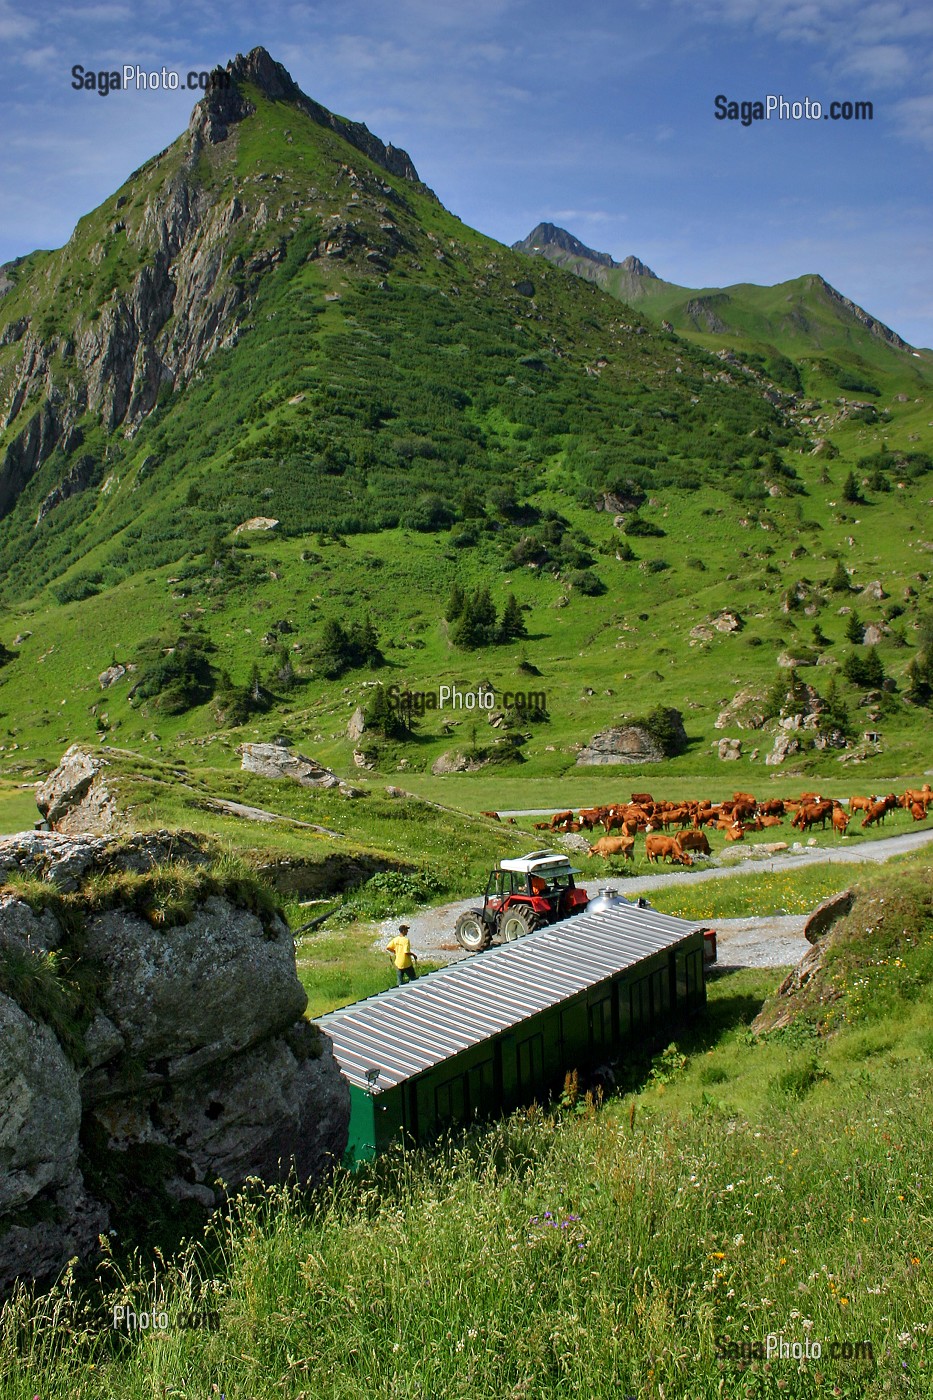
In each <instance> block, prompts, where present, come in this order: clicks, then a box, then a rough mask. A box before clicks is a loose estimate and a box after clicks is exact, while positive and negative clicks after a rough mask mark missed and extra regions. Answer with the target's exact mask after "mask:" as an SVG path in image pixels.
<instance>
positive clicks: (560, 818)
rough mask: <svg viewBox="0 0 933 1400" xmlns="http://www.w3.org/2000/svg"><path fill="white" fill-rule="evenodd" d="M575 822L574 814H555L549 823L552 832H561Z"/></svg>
mask: <svg viewBox="0 0 933 1400" xmlns="http://www.w3.org/2000/svg"><path fill="white" fill-rule="evenodd" d="M572 821H573V812H555V813H554V815H553V817H552V818H551V820H550V822H549V823H548V825H549V827H550V829H551V831H560V830H561V829H562V828H563V827H565V826H567V825H569V823H570V822H572Z"/></svg>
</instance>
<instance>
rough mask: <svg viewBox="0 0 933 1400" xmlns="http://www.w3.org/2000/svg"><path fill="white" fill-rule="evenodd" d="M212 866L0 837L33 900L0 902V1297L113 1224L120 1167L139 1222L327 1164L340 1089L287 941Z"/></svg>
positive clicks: (140, 839)
mask: <svg viewBox="0 0 933 1400" xmlns="http://www.w3.org/2000/svg"><path fill="white" fill-rule="evenodd" d="M186 855H188V856H190V860H187V861H185V856H186ZM211 856H212V852H211V850H210V849H203V848H202V847H200V846H199V845H198V843H197V842H195V841H193V840H192V839H191V838H177V837H176V836H175V835H174V834H173V833H156V834H154V835H151V836H137V837H134V838H132V839H131V840H130V841H128V842H122V843H121V842H119V841H117V840H115V839H112V838H111V839H109V840H108V839H104V838H95V837H89V836H81V837H65V836H62V835H59V834H55V833H41V832H27V833H24V834H22V835H21V836H16V837H8V838H3V839H0V877H8V876H9V874H10V873H11V872H14V871H15V872H16V873H19V874H25V875H30V876H33V877H38V878H39V879H41V880H43V881H44V882H45V883H46V884H47V886H48V894H47V895H46V896H43V897H42V898H41V899H37V900H35V904H36V906H37V907H36V908H33V907H31V906H30V904H28V903H27V902H26V900H25V899H24V898H23V897H21V896H19V895H18V894H16V893H15V892H12V891H11V892H9V893H6V894H4V895H0V1105H2V1110H0V1293H2V1292H5V1291H6V1290H8V1289H9V1287H10V1286H11V1284H12V1283H13V1281H14V1280H15V1279H17V1278H21V1277H27V1276H28V1277H32V1278H37V1279H40V1280H42V1281H47V1280H48V1279H49V1278H51V1277H53V1276H54V1275H55V1274H56V1273H57V1272H58V1271H60V1269H61V1268H62V1267H63V1266H64V1264H65V1263H66V1262H67V1260H68V1259H69V1258H71V1257H72V1256H74V1255H78V1256H81V1257H86V1256H88V1255H89V1254H91V1253H92V1252H93V1248H94V1244H95V1241H96V1239H97V1236H98V1234H99V1233H100V1232H101V1231H102V1230H105V1229H106V1228H108V1226H110V1225H111V1224H113V1225H115V1226H117V1227H118V1228H119V1226H120V1217H119V1211H120V1204H119V1203H120V1199H121V1193H120V1191H119V1190H118V1189H114V1190H113V1191H111V1189H110V1186H111V1184H112V1183H114V1182H116V1181H117V1180H118V1178H119V1177H120V1174H121V1173H122V1172H123V1171H124V1170H125V1169H124V1166H123V1164H124V1163H125V1162H126V1161H127V1160H128V1158H127V1154H128V1153H129V1154H139V1153H143V1154H146V1159H147V1161H148V1162H149V1165H150V1170H149V1172H147V1177H146V1182H145V1183H143V1182H142V1181H140V1182H139V1183H138V1187H139V1191H140V1193H142V1194H145V1193H148V1195H149V1197H151V1200H152V1204H153V1210H154V1212H156V1213H157V1212H158V1210H159V1209H161V1210H162V1211H163V1212H164V1211H165V1210H168V1211H171V1210H172V1209H173V1206H172V1202H177V1201H180V1200H187V1201H193V1202H196V1203H199V1204H200V1205H202V1206H210V1205H213V1204H217V1203H219V1202H220V1200H221V1199H222V1195H223V1193H224V1191H227V1190H234V1189H236V1188H237V1187H238V1186H239V1185H240V1184H241V1183H242V1182H243V1181H244V1180H245V1179H246V1178H247V1177H252V1176H258V1177H260V1178H262V1179H263V1180H266V1181H270V1182H273V1181H274V1182H281V1181H284V1180H285V1179H286V1178H287V1177H288V1175H289V1173H290V1172H292V1171H294V1172H295V1173H296V1174H297V1176H298V1178H299V1179H300V1180H302V1181H314V1180H317V1179H319V1178H320V1177H321V1176H322V1174H323V1173H324V1172H325V1171H326V1170H327V1168H328V1166H330V1165H332V1164H333V1163H334V1162H335V1161H339V1159H340V1157H341V1156H342V1153H343V1151H344V1149H345V1146H346V1138H347V1126H348V1121H349V1090H348V1088H347V1084H346V1081H345V1080H344V1079H343V1077H342V1076H341V1074H340V1072H339V1070H338V1068H337V1066H336V1064H335V1062H334V1060H333V1055H332V1052H331V1048H330V1043H329V1041H328V1040H327V1038H326V1037H325V1036H324V1035H323V1034H322V1033H321V1032H320V1031H319V1030H318V1028H317V1027H316V1026H314V1025H312V1024H311V1023H309V1022H307V1021H306V1020H304V1018H303V1013H304V1009H305V1006H306V1004H307V996H306V994H305V991H304V989H303V987H302V986H301V983H300V982H299V980H298V977H297V974H296V971H295V955H294V943H293V939H292V935H291V932H290V931H289V929H288V927H287V925H286V924H285V922H284V921H283V920H282V919H281V917H280V916H279V915H278V914H277V913H275V912H274V910H273V909H272V907H271V905H270V904H269V903H268V901H267V900H266V899H264V898H262V897H261V896H260V894H259V892H258V889H257V890H256V891H255V893H254V894H253V895H252V896H251V895H250V893H249V888H250V887H249V886H248V883H244V881H243V877H242V876H240V877H239V878H238V880H236V881H234V880H230V881H227V882H226V883H225V877H224V875H223V870H222V868H220V867H218V868H217V869H216V870H215V868H214V867H213V866H211V865H210V864H209V862H210V860H211ZM167 858H171V859H172V860H173V861H174V862H175V865H173V866H170V867H169V868H168V870H166V866H165V861H166V859H167ZM179 859H180V860H182V861H183V862H184V863H185V864H188V865H189V867H190V874H189V876H188V877H187V879H186V880H183V879H182V878H181V876H180V875H179V874H178V873H177V862H178V861H179ZM199 867H200V868H199ZM141 872H148V876H149V878H148V881H143V883H142V885H141V884H140V881H139V879H138V876H139V874H140V873H141ZM102 875H105V876H107V877H109V878H108V879H107V880H106V881H105V882H102V881H101V880H100V878H99V877H100V876H102ZM90 877H98V878H96V879H95V880H94V881H93V882H92V883H91V884H90V885H89V884H88V881H89V878H90ZM179 885H182V886H186V887H187V889H188V893H187V896H186V900H187V902H186V900H185V899H182V900H181V902H179V896H178V889H179ZM102 890H104V891H105V893H104V894H103V895H102V893H101V891H102ZM85 891H86V892H85ZM147 891H148V893H146V892H147ZM248 906H250V907H248ZM52 949H54V950H55V951H56V960H55V962H54V964H53V963H50V962H49V961H48V958H47V954H48V952H49V951H50V950H52ZM78 974H79V975H78ZM79 1146H80V1150H81V1152H82V1153H83V1154H84V1155H83V1156H79ZM88 1167H90V1174H89V1175H85V1174H84V1173H85V1172H86V1171H87V1169H88ZM153 1170H155V1177H153V1174H152V1173H153ZM221 1182H222V1183H223V1186H221V1185H220V1183H221ZM134 1184H136V1183H134Z"/></svg>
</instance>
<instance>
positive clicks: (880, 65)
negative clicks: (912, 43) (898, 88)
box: [839, 44, 914, 87]
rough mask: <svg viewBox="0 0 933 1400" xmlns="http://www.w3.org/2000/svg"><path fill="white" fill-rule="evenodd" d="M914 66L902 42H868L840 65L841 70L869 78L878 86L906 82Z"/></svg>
mask: <svg viewBox="0 0 933 1400" xmlns="http://www.w3.org/2000/svg"><path fill="white" fill-rule="evenodd" d="M913 67H914V65H913V61H912V59H911V58H910V56H909V55H908V53H907V51H906V49H904V48H902V47H901V45H900V44H866V45H864V46H863V47H861V48H858V49H854V50H853V51H852V53H850V54H848V55H847V56H846V57H845V58H844V59H843V60H842V62H841V64H840V65H839V71H840V72H841V73H851V74H852V75H853V76H855V77H864V78H867V79H868V80H869V81H870V82H871V83H873V85H874V86H876V87H888V86H892V85H897V84H899V83H903V82H906V81H907V80H908V79H909V78H910V76H911V74H912V72H913Z"/></svg>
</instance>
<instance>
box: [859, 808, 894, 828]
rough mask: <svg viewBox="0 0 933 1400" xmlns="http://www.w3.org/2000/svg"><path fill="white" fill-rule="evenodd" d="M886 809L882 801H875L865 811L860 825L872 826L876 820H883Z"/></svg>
mask: <svg viewBox="0 0 933 1400" xmlns="http://www.w3.org/2000/svg"><path fill="white" fill-rule="evenodd" d="M887 810H888V809H887V807H886V806H885V805H884V803H883V802H876V803H875V804H874V806H873V807H870V808H869V810H868V811H867V812H866V814H865V819H864V821H863V822H862V826H863V827H866V826H874V825H875V824H876V823H878V822H883V821H884V818H885V814H886V813H887Z"/></svg>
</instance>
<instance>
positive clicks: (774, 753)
mask: <svg viewBox="0 0 933 1400" xmlns="http://www.w3.org/2000/svg"><path fill="white" fill-rule="evenodd" d="M799 752H800V740H799V739H798V738H796V737H795V735H793V734H791V733H789V732H787V731H786V730H782V731H781V733H780V734H778V735H776V737H775V740H774V746H773V748H772V750H771V752H770V753H769V754H766V755H765V763H767V764H768V765H769V766H770V767H772V768H773V767H777V765H778V764H779V763H784V762H785V760H786V759H788V758H791V757H793V755H794V754H795V753H799Z"/></svg>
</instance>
